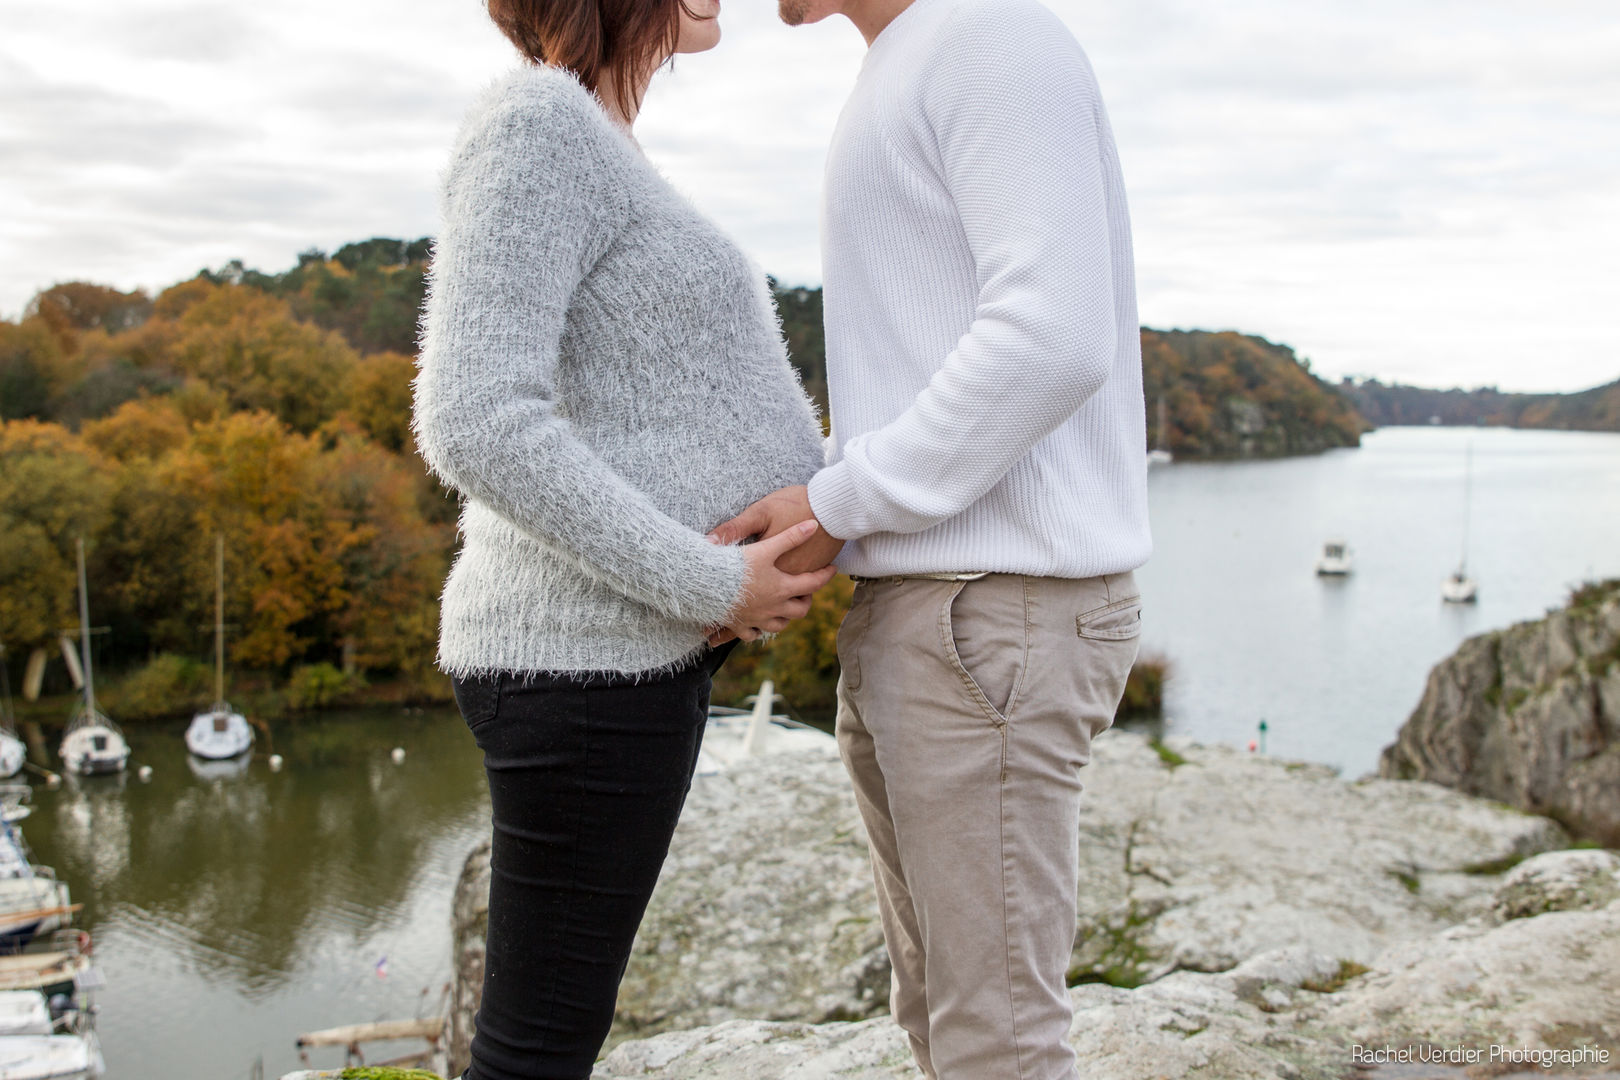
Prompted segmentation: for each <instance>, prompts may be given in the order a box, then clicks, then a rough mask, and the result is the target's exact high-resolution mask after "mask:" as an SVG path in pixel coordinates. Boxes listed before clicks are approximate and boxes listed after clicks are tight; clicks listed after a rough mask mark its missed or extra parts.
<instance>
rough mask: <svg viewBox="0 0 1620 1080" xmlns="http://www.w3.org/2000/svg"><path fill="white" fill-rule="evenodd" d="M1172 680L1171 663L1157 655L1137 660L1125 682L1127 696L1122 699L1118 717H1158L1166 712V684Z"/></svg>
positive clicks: (1116, 714)
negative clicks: (1169, 679)
mask: <svg viewBox="0 0 1620 1080" xmlns="http://www.w3.org/2000/svg"><path fill="white" fill-rule="evenodd" d="M1168 678H1170V661H1169V660H1167V659H1165V658H1164V657H1162V656H1158V655H1156V654H1151V653H1150V654H1148V655H1146V656H1140V657H1138V658H1137V660H1136V663H1135V664H1133V665H1132V666H1131V674H1130V677H1129V678H1127V679H1126V680H1125V696H1124V697H1122V698H1121V699H1120V702H1119V709H1118V711H1117V712H1116V713H1115V716H1116V717H1127V716H1144V715H1156V714H1158V713H1161V712H1163V711H1164V684H1165V680H1166V679H1168Z"/></svg>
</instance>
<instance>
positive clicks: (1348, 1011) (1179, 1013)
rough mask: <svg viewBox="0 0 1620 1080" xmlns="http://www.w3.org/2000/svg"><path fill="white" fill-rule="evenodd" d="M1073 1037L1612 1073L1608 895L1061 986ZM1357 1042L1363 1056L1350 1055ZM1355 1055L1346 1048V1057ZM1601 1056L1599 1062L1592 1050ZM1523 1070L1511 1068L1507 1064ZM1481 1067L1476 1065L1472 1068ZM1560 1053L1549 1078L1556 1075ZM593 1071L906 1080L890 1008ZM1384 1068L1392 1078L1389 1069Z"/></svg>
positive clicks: (1127, 1068)
mask: <svg viewBox="0 0 1620 1080" xmlns="http://www.w3.org/2000/svg"><path fill="white" fill-rule="evenodd" d="M1071 997H1072V999H1073V1002H1074V1006H1075V1019H1074V1024H1073V1026H1072V1027H1071V1029H1070V1033H1069V1040H1070V1042H1071V1044H1072V1045H1073V1046H1074V1048H1075V1050H1076V1052H1077V1054H1078V1055H1079V1059H1080V1061H1081V1063H1082V1066H1083V1068H1082V1073H1083V1074H1084V1075H1085V1076H1087V1077H1094V1078H1096V1080H1159V1078H1165V1077H1185V1078H1193V1080H1196V1078H1207V1080H1341V1078H1342V1077H1345V1076H1347V1075H1352V1074H1354V1075H1369V1076H1379V1075H1382V1074H1380V1073H1379V1072H1364V1071H1360V1070H1357V1069H1356V1068H1355V1066H1356V1065H1357V1064H1358V1060H1359V1062H1360V1064H1361V1068H1362V1069H1367V1068H1369V1067H1370V1066H1372V1065H1373V1064H1375V1061H1374V1060H1369V1058H1368V1057H1367V1055H1369V1054H1373V1053H1377V1052H1387V1051H1388V1050H1394V1051H1396V1052H1399V1051H1402V1050H1409V1051H1410V1052H1412V1053H1414V1054H1417V1053H1423V1052H1424V1051H1425V1049H1427V1050H1428V1052H1430V1053H1433V1052H1436V1051H1439V1052H1449V1053H1452V1054H1459V1055H1460V1054H1470V1053H1471V1054H1477V1055H1479V1056H1478V1057H1477V1058H1476V1059H1475V1060H1474V1062H1473V1063H1472V1064H1473V1065H1474V1066H1476V1067H1474V1068H1470V1070H1469V1071H1468V1072H1466V1073H1465V1072H1464V1070H1463V1068H1462V1067H1461V1064H1459V1065H1457V1066H1448V1065H1446V1064H1441V1065H1438V1066H1435V1067H1432V1068H1427V1069H1424V1070H1423V1071H1422V1072H1421V1073H1417V1072H1401V1073H1399V1074H1398V1075H1401V1076H1418V1075H1421V1076H1422V1077H1424V1078H1425V1080H1430V1078H1437V1077H1447V1076H1455V1077H1458V1078H1462V1077H1464V1076H1484V1075H1495V1076H1500V1075H1503V1074H1504V1073H1511V1074H1512V1075H1515V1076H1518V1075H1528V1074H1532V1073H1536V1074H1545V1073H1546V1071H1547V1070H1546V1069H1544V1068H1538V1067H1537V1066H1536V1065H1535V1064H1533V1063H1531V1064H1524V1063H1523V1062H1524V1058H1523V1057H1522V1056H1521V1057H1520V1058H1519V1059H1518V1060H1517V1062H1515V1060H1514V1059H1513V1058H1511V1057H1509V1056H1507V1055H1510V1054H1520V1055H1523V1054H1525V1052H1526V1051H1529V1052H1532V1053H1536V1054H1543V1055H1560V1054H1561V1055H1563V1057H1562V1059H1560V1058H1557V1057H1554V1058H1552V1060H1553V1061H1555V1062H1568V1061H1570V1060H1572V1059H1575V1058H1576V1057H1577V1056H1578V1057H1579V1058H1580V1059H1581V1060H1583V1061H1585V1062H1586V1063H1587V1067H1586V1068H1582V1069H1580V1070H1579V1071H1581V1072H1582V1073H1585V1074H1588V1075H1595V1076H1607V1077H1614V1076H1620V1072H1615V1071H1611V1070H1612V1069H1614V1068H1616V1067H1620V1066H1617V1062H1620V903H1611V904H1609V905H1608V906H1607V907H1605V908H1603V909H1601V910H1596V911H1592V910H1581V911H1557V912H1552V913H1548V914H1542V915H1538V916H1535V917H1531V918H1523V919H1514V920H1511V921H1509V922H1505V923H1502V922H1498V921H1497V920H1496V919H1494V918H1493V917H1491V916H1489V915H1482V916H1479V917H1476V918H1474V919H1472V920H1470V921H1469V922H1467V923H1465V924H1462V925H1459V926H1456V927H1453V928H1450V929H1447V930H1445V931H1442V932H1439V933H1436V934H1430V935H1427V936H1425V937H1424V938H1421V939H1418V940H1413V941H1405V942H1401V943H1399V944H1396V945H1394V946H1392V947H1390V948H1389V949H1387V950H1385V951H1384V952H1382V953H1381V954H1380V955H1379V956H1378V957H1376V958H1375V959H1374V961H1373V963H1372V964H1371V965H1369V966H1366V967H1360V966H1356V965H1350V964H1346V963H1345V962H1344V961H1343V960H1342V959H1340V958H1336V957H1334V956H1333V955H1331V954H1323V953H1320V952H1316V951H1313V950H1310V949H1307V948H1305V947H1302V946H1296V947H1293V948H1289V949H1283V950H1277V951H1272V952H1267V953H1264V954H1262V955H1260V956H1257V957H1253V958H1250V959H1249V960H1247V961H1245V962H1244V963H1243V964H1241V965H1239V966H1238V967H1236V968H1234V969H1232V970H1231V971H1228V972H1222V973H1214V974H1211V973H1197V972H1188V971H1182V972H1177V973H1175V974H1173V975H1170V976H1167V977H1166V978H1163V979H1160V980H1159V981H1157V982H1154V983H1150V984H1148V985H1146V986H1143V987H1140V988H1138V989H1134V990H1127V989H1123V988H1120V987H1111V986H1102V985H1095V984H1094V985H1086V986H1079V987H1076V988H1075V989H1074V990H1072V991H1071ZM1357 1048H1359V1052H1358V1049H1357ZM1358 1053H1359V1055H1360V1056H1359V1058H1358ZM1605 1055H1606V1056H1605ZM1516 1063H1517V1064H1519V1067H1518V1068H1514V1067H1513V1066H1514V1065H1515V1064H1516ZM1478 1066H1483V1067H1484V1071H1481V1070H1480V1068H1478ZM1568 1071H1570V1070H1569V1068H1568V1066H1567V1065H1565V1067H1564V1068H1561V1069H1559V1072H1560V1074H1567V1073H1568ZM595 1075H596V1076H597V1077H598V1078H599V1080H633V1078H634V1080H645V1078H647V1077H653V1076H656V1077H661V1078H664V1080H698V1078H700V1077H701V1078H704V1080H790V1078H791V1080H799V1078H810V1077H815V1078H817V1080H823V1078H824V1080H833V1078H837V1080H902V1078H904V1080H915V1078H916V1077H918V1076H920V1075H921V1073H920V1072H918V1070H917V1069H916V1068H915V1066H913V1065H912V1064H911V1060H910V1054H909V1052H908V1051H907V1048H906V1044H905V1040H904V1039H903V1038H902V1036H901V1035H900V1032H899V1029H897V1028H896V1027H895V1026H894V1025H893V1023H891V1022H890V1021H889V1020H888V1019H887V1018H878V1019H874V1020H867V1021H864V1022H860V1023H843V1024H824V1025H814V1024H793V1023H787V1024H784V1023H767V1022H762V1021H755V1020H735V1021H731V1022H729V1023H726V1024H721V1025H718V1026H715V1027H709V1028H702V1029H698V1030H695V1031H683V1032H677V1033H671V1034H665V1035H659V1036H657V1037H655V1038H652V1039H647V1040H642V1041H637V1042H629V1043H624V1044H622V1045H620V1046H618V1047H616V1048H615V1049H614V1050H613V1052H612V1053H611V1054H609V1055H608V1056H607V1058H606V1059H605V1060H604V1061H603V1062H601V1063H600V1064H599V1065H598V1066H597V1070H596V1073H595ZM1389 1075H1396V1074H1394V1073H1391V1074H1389Z"/></svg>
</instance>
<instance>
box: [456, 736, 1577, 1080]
mask: <svg viewBox="0 0 1620 1080" xmlns="http://www.w3.org/2000/svg"><path fill="white" fill-rule="evenodd" d="M1086 779H1087V790H1086V798H1085V805H1084V810H1083V814H1082V821H1081V826H1082V830H1083V832H1082V838H1083V842H1082V847H1081V850H1082V858H1083V860H1084V865H1083V871H1082V880H1083V882H1084V886H1083V889H1082V892H1081V896H1080V898H1079V899H1080V918H1079V925H1078V927H1077V935H1076V946H1075V952H1074V956H1073V959H1072V963H1071V970H1070V977H1071V981H1072V982H1073V983H1076V984H1085V983H1096V984H1101V985H1099V986H1098V987H1097V988H1095V989H1093V990H1088V991H1086V993H1087V994H1088V995H1092V996H1088V997H1087V998H1086V1000H1088V1001H1092V1000H1096V1001H1124V1000H1129V999H1127V998H1120V997H1117V996H1116V995H1115V994H1114V991H1115V990H1116V989H1117V990H1118V991H1119V992H1120V993H1123V992H1125V991H1126V990H1127V989H1129V988H1130V987H1134V986H1139V985H1141V984H1144V983H1152V982H1154V981H1155V980H1159V981H1163V979H1164V977H1165V976H1167V975H1169V974H1170V973H1172V972H1176V971H1178V970H1187V971H1203V972H1223V971H1228V970H1230V969H1233V968H1236V967H1237V966H1238V965H1241V964H1242V963H1244V962H1245V961H1247V960H1249V959H1250V958H1252V957H1254V956H1256V955H1259V954H1262V953H1266V952H1270V951H1275V950H1277V949H1282V948H1288V947H1308V948H1310V949H1311V950H1313V951H1314V952H1316V953H1319V954H1322V955H1325V956H1328V957H1330V958H1332V963H1333V967H1334V970H1337V966H1338V964H1339V962H1340V961H1341V960H1345V961H1352V962H1359V963H1363V964H1366V963H1370V962H1371V961H1372V960H1373V959H1374V958H1375V957H1376V956H1378V955H1379V954H1380V953H1381V952H1383V951H1384V950H1385V949H1387V948H1389V947H1390V946H1391V945H1392V944H1394V943H1396V942H1399V941H1403V940H1408V939H1411V938H1415V937H1421V936H1423V935H1427V934H1432V933H1434V932H1436V931H1437V930H1439V929H1441V928H1443V927H1446V926H1449V925H1451V924H1453V923H1456V922H1458V921H1461V920H1463V919H1466V918H1468V917H1470V916H1483V915H1486V914H1488V913H1489V911H1490V910H1491V906H1492V903H1493V892H1492V890H1493V889H1494V888H1495V886H1496V885H1497V883H1498V882H1500V881H1501V880H1502V878H1503V874H1504V873H1505V872H1506V870H1507V869H1508V868H1510V867H1512V866H1513V865H1514V864H1516V863H1518V862H1520V861H1521V860H1523V859H1525V858H1526V857H1527V856H1531V855H1535V854H1536V853H1538V852H1541V851H1546V850H1551V849H1556V848H1561V847H1564V846H1565V845H1566V844H1567V837H1566V836H1565V835H1564V834H1563V832H1562V830H1561V829H1560V828H1559V827H1558V826H1557V825H1556V824H1554V823H1553V822H1550V821H1548V820H1546V819H1545V818H1540V817H1535V816H1531V815H1526V814H1521V813H1517V812H1515V811H1512V810H1510V809H1507V808H1505V807H1502V806H1498V805H1493V804H1490V803H1486V802H1482V801H1480V800H1477V799H1472V798H1469V797H1467V796H1463V795H1460V794H1458V793H1456V792H1453V791H1449V790H1447V789H1445V788H1441V787H1437V786H1435V785H1432V784H1423V783H1403V782H1397V781H1391V780H1382V779H1377V778H1370V779H1367V780H1363V781H1358V782H1353V783H1352V782H1347V781H1345V780H1343V779H1340V778H1339V777H1338V776H1337V775H1336V774H1334V773H1333V772H1332V770H1330V769H1327V768H1324V767H1321V766H1315V765H1305V764H1301V763H1297V762H1285V761H1279V760H1276V759H1272V758H1266V757H1257V756H1254V755H1250V754H1244V753H1242V752H1239V751H1236V750H1229V749H1224V748H1215V747H1200V746H1197V745H1194V744H1191V743H1187V742H1183V741H1179V740H1171V741H1170V742H1169V745H1164V744H1156V743H1153V742H1150V741H1149V740H1148V739H1147V738H1146V737H1144V736H1142V735H1139V734H1136V733H1133V732H1128V731H1112V732H1109V733H1107V734H1105V735H1104V736H1102V737H1101V738H1100V739H1098V740H1097V742H1096V745H1095V747H1094V753H1093V758H1092V763H1091V764H1090V765H1089V766H1087V769H1086ZM487 890H488V878H487V854H486V855H485V856H484V857H483V858H482V861H480V858H479V855H478V853H476V852H475V854H474V858H473V859H472V860H471V861H470V862H469V869H468V872H467V873H466V874H464V875H463V878H462V885H461V888H460V895H458V898H457V900H456V905H455V906H456V911H457V912H458V916H457V918H458V926H457V938H456V942H457V944H456V950H457V951H456V956H457V961H456V963H457V967H458V971H460V972H464V973H467V974H469V975H470V974H471V973H474V972H476V971H479V970H481V969H480V968H478V967H477V966H475V965H474V964H473V963H472V962H471V959H470V957H471V955H472V953H473V952H474V951H475V950H474V943H478V944H481V941H482V929H481V927H480V926H479V925H478V922H477V920H478V919H479V918H480V917H482V913H481V912H480V910H479V904H478V902H477V899H476V898H481V897H482V896H484V895H487ZM463 914H466V915H468V916H469V917H470V922H469V924H468V925H463V924H462V921H461V917H462V915H463ZM888 980H889V967H888V960H887V955H886V953H885V952H884V950H883V945H882V934H881V931H880V929H879V927H878V924H877V919H876V905H875V903H874V900H873V897H872V884H871V876H870V869H869V867H868V864H867V857H866V849H865V838H864V833H863V832H862V830H861V826H860V819H859V815H858V814H857V812H856V809H855V805H854V800H853V798H852V797H851V795H850V793H849V786H848V781H847V779H846V778H845V776H844V772H843V766H842V764H841V763H840V762H839V761H838V759H837V757H836V756H835V754H834V753H833V752H832V749H831V746H830V745H829V747H828V750H827V752H826V753H825V754H822V755H816V754H805V755H793V756H787V755H782V756H778V757H768V758H761V759H756V760H753V761H750V762H746V763H745V764H743V765H741V766H738V767H736V768H734V769H732V770H730V771H728V772H726V773H723V774H720V775H718V776H712V777H705V778H701V779H700V780H699V781H698V782H697V783H696V784H695V785H694V787H693V790H692V793H691V795H690V796H689V798H688V801H687V807H686V811H685V813H684V814H683V816H682V821H681V826H680V828H679V829H678V830H677V831H676V835H675V840H674V843H673V845H672V847H671V852H670V857H669V860H668V862H667V864H666V865H665V869H664V876H663V878H662V880H661V881H660V883H659V886H658V891H657V892H656V893H655V895H654V898H653V902H652V905H651V907H650V909H649V911H648V913H647V917H646V920H645V921H644V923H643V925H642V931H641V935H640V937H639V939H638V942H637V945H636V951H635V955H634V956H633V957H632V959H631V962H630V968H629V971H628V973H627V975H626V978H625V982H624V986H623V990H622V993H621V995H620V1014H619V1017H618V1022H617V1024H616V1026H615V1031H614V1035H613V1039H612V1042H614V1043H616V1042H617V1041H620V1040H623V1039H625V1038H627V1037H631V1036H635V1035H647V1034H652V1033H655V1032H660V1031H668V1030H673V1029H680V1028H697V1027H702V1026H704V1025H713V1024H719V1023H721V1022H722V1021H728V1020H736V1019H738V1018H751V1019H757V1020H761V1021H803V1022H806V1023H810V1024H819V1023H821V1022H824V1021H830V1020H852V1019H859V1018H862V1017H870V1016H875V1015H878V1014H881V1013H882V1012H884V1011H885V1010H886V1008H887V996H888ZM1155 985H1157V983H1155ZM455 993H456V1007H455V1008H454V1009H453V1010H452V1016H451V1019H450V1024H449V1027H450V1030H449V1031H448V1032H447V1036H446V1039H445V1045H446V1046H447V1047H452V1048H456V1049H457V1051H458V1052H463V1053H464V1051H462V1050H460V1048H461V1047H464V1043H463V1042H461V1040H460V1036H459V1034H458V1033H459V1032H462V1031H470V1022H471V1010H472V1009H473V1008H474V1007H475V1006H476V984H474V985H471V986H469V985H466V984H465V983H464V981H463V980H462V979H458V983H457V988H456V991H455ZM1149 999H1151V995H1150V996H1149V998H1144V999H1143V1000H1149ZM1166 1007H1167V1008H1168V1006H1166ZM750 1030H753V1029H750ZM758 1030H761V1031H763V1030H766V1029H764V1028H760V1029H758ZM770 1030H773V1031H774V1030H776V1029H770ZM817 1030H818V1031H819V1030H821V1029H820V1028H817ZM837 1030H838V1031H840V1032H842V1031H844V1030H845V1029H837ZM774 1037H775V1036H773V1038H774ZM829 1037H830V1036H829ZM816 1038H821V1036H820V1035H817V1036H816ZM838 1039H839V1040H840V1042H839V1045H840V1046H842V1045H843V1041H842V1040H844V1039H845V1036H844V1035H842V1034H840V1035H839V1036H838ZM611 1044H612V1043H610V1045H611ZM660 1045H663V1044H660ZM829 1052H830V1051H829ZM840 1052H842V1051H840ZM852 1052H853V1051H852ZM453 1060H454V1061H455V1062H457V1063H458V1064H456V1068H458V1069H459V1068H460V1065H461V1064H464V1062H465V1058H464V1057H460V1058H455V1059H453Z"/></svg>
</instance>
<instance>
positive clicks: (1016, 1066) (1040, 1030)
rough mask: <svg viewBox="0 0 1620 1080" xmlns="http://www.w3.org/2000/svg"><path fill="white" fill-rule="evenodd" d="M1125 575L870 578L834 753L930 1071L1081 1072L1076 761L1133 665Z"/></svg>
mask: <svg viewBox="0 0 1620 1080" xmlns="http://www.w3.org/2000/svg"><path fill="white" fill-rule="evenodd" d="M1140 620H1141V599H1140V597H1139V595H1138V593H1137V589H1136V581H1135V578H1134V576H1133V575H1132V574H1131V573H1129V572H1125V573H1120V574H1109V575H1106V576H1103V577H1095V578H1086V579H1067V578H1049V577H1030V576H1025V575H1021V574H990V575H988V576H985V577H981V578H977V579H973V580H968V581H947V580H937V579H930V578H916V577H905V578H875V579H864V580H860V581H858V582H857V584H856V588H855V599H854V603H853V604H852V606H851V608H850V610H849V613H848V614H847V615H846V616H845V617H844V621H843V624H842V625H841V626H840V627H839V631H838V658H839V661H840V664H841V666H842V672H841V674H840V675H839V680H838V721H837V732H838V746H839V751H840V753H841V754H842V756H843V759H844V765H845V767H846V768H847V769H848V770H849V775H850V777H851V779H852V780H853V781H854V786H855V795H856V800H857V802H858V803H859V805H860V810H861V816H862V818H863V819H864V820H865V823H866V829H867V832H868V834H869V836H870V841H871V854H872V868H873V876H874V878H875V880H876V883H877V898H878V907H879V913H880V915H881V918H882V923H883V935H884V939H885V941H886V942H887V943H888V949H889V956H890V958H891V960H892V961H893V964H894V977H893V982H892V987H891V994H890V999H889V1007H890V1011H891V1013H892V1014H893V1016H894V1018H895V1021H896V1022H897V1023H898V1024H899V1025H900V1026H901V1028H903V1029H904V1030H905V1031H906V1033H907V1034H908V1036H909V1037H910V1040H911V1048H912V1052H913V1053H914V1054H915V1056H916V1058H917V1063H918V1064H919V1065H920V1066H921V1067H922V1070H923V1072H924V1073H925V1074H926V1075H927V1076H928V1077H930V1078H934V1080H1071V1078H1073V1077H1075V1076H1076V1075H1077V1073H1076V1069H1075V1059H1074V1052H1073V1050H1072V1049H1071V1048H1070V1047H1069V1045H1068V1032H1069V1026H1070V1023H1071V1021H1072V1016H1073V1014H1072V1009H1071V1006H1070V1003H1069V996H1068V990H1067V986H1066V981H1065V974H1066V972H1067V969H1068V964H1069V957H1070V953H1071V951H1072V949H1073V946H1074V935H1075V919H1076V898H1077V896H1078V890H1079V887H1080V882H1079V844H1080V836H1079V812H1080V790H1081V783H1080V769H1081V767H1082V766H1084V765H1085V764H1086V762H1087V761H1089V760H1090V756H1091V740H1092V738H1093V737H1095V736H1096V735H1097V734H1098V733H1099V732H1101V731H1103V730H1104V729H1105V728H1107V727H1108V726H1109V724H1111V723H1112V722H1113V716H1114V710H1115V708H1116V707H1117V706H1118V704H1119V700H1120V696H1121V695H1122V694H1123V692H1124V688H1125V678H1126V675H1127V674H1128V673H1129V671H1130V667H1131V664H1132V662H1133V661H1134V660H1135V659H1136V652H1137V646H1138V643H1139V635H1140V632H1141V630H1140V628H1141V622H1140Z"/></svg>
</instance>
